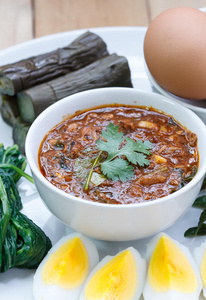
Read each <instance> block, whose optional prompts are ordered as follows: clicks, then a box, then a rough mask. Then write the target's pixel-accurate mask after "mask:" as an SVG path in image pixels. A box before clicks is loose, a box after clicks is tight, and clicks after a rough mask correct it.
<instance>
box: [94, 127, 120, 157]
mask: <svg viewBox="0 0 206 300" xmlns="http://www.w3.org/2000/svg"><path fill="white" fill-rule="evenodd" d="M106 129H107V130H103V131H102V135H101V137H102V138H103V139H105V140H106V142H105V141H103V140H97V142H96V143H97V147H98V149H99V150H100V151H106V152H108V159H112V158H113V157H115V156H116V155H117V152H118V150H119V145H120V144H121V142H122V141H123V139H122V137H123V132H118V130H119V126H118V125H117V126H114V124H113V123H110V124H109V125H108V126H107V127H106Z"/></svg>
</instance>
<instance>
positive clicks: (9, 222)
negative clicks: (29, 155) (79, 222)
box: [0, 144, 51, 272]
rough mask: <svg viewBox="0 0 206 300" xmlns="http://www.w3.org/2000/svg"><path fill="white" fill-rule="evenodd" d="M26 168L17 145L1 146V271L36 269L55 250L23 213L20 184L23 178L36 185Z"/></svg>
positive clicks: (43, 234)
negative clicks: (48, 253) (19, 190)
mask: <svg viewBox="0 0 206 300" xmlns="http://www.w3.org/2000/svg"><path fill="white" fill-rule="evenodd" d="M25 167H26V161H25V157H21V156H20V152H19V151H18V147H17V145H14V146H12V147H8V148H7V149H4V146H3V144H0V272H5V271H6V270H8V269H10V268H13V267H21V268H36V267H37V266H38V265H39V263H40V262H41V260H42V259H43V257H44V256H45V255H46V253H47V252H48V250H49V249H50V248H51V241H50V239H49V238H48V237H47V236H46V235H45V233H44V232H43V231H42V230H41V229H40V228H39V227H38V226H37V225H36V224H34V223H33V221H31V220H30V219H28V218H27V216H25V215H24V214H22V213H21V212H20V210H21V208H22V202H21V198H20V195H19V192H18V189H17V186H16V182H17V181H18V180H19V179H20V177H21V176H24V177H26V178H27V179H28V180H29V181H31V182H33V179H32V177H31V176H29V175H28V174H26V173H25V172H24V169H25Z"/></svg>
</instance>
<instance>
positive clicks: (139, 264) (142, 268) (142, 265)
mask: <svg viewBox="0 0 206 300" xmlns="http://www.w3.org/2000/svg"><path fill="white" fill-rule="evenodd" d="M125 250H130V252H131V253H132V255H133V257H134V258H135V262H136V271H137V277H138V284H137V286H136V291H135V295H134V297H133V298H129V299H125V300H139V299H140V297H141V294H142V291H143V287H144V283H145V276H146V260H145V259H143V258H142V257H141V255H140V253H139V252H138V251H137V250H136V249H135V248H133V247H129V248H127V249H125ZM125 250H123V251H125ZM123 251H121V252H123ZM121 252H119V253H117V255H118V254H120V253H121ZM115 256H116V255H115ZM115 256H110V255H107V256H105V257H104V258H103V259H102V260H101V261H100V262H99V263H98V264H97V265H96V267H94V269H93V270H92V271H91V273H90V275H89V276H88V278H87V280H86V281H85V284H84V287H83V290H82V292H81V295H80V298H79V300H89V299H88V298H87V297H86V296H85V289H86V286H87V284H88V282H89V281H90V279H91V278H92V277H93V276H94V275H95V273H96V272H97V271H98V270H100V269H101V268H102V267H104V265H105V264H106V263H108V262H109V261H110V260H112V259H113V258H114V257H115ZM115 299H116V298H115ZM93 300H94V298H93ZM95 300H100V299H95ZM101 300H103V299H101ZM150 300H151V299H150Z"/></svg>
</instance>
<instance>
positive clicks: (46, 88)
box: [0, 31, 132, 153]
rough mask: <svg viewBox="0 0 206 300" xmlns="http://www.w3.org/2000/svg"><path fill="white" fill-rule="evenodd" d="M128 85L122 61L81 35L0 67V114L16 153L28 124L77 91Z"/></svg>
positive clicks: (128, 74) (93, 36)
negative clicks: (8, 130)
mask: <svg viewBox="0 0 206 300" xmlns="http://www.w3.org/2000/svg"><path fill="white" fill-rule="evenodd" d="M101 87H132V82H131V72H130V68H129V64H128V61H127V59H126V58H125V57H123V56H118V55H117V54H109V53H108V50H107V45H106V44H105V42H104V41H103V40H102V39H101V38H100V37H99V36H98V35H96V34H94V33H92V32H89V31H88V32H85V33H84V34H82V35H81V36H79V37H78V38H77V39H76V40H74V41H73V42H72V43H71V44H70V45H69V46H67V47H65V48H60V49H57V50H55V51H52V52H50V53H46V54H42V55H38V56H36V57H32V58H28V59H25V60H22V61H19V62H16V63H13V64H10V65H6V66H3V67H0V94H1V102H2V104H1V115H2V118H3V119H4V121H5V122H7V123H8V124H9V125H10V126H12V128H13V132H12V135H13V140H14V143H16V144H17V145H18V146H19V149H20V151H21V152H22V153H24V150H25V138H26V135H27V132H28V130H29V127H30V125H31V123H32V122H33V121H34V119H35V118H36V117H37V116H38V115H39V114H40V113H41V112H42V111H43V110H44V109H46V108H47V107H48V106H50V105H51V104H53V103H54V102H56V101H58V100H60V99H62V98H64V97H66V96H69V95H72V94H75V93H77V92H80V91H84V90H89V89H94V88H101Z"/></svg>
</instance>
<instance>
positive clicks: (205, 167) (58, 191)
mask: <svg viewBox="0 0 206 300" xmlns="http://www.w3.org/2000/svg"><path fill="white" fill-rule="evenodd" d="M105 90H107V91H109V90H110V91H117V92H119V91H130V92H132V93H135V94H145V95H146V94H147V95H148V96H151V97H161V99H162V100H163V101H164V102H168V103H170V104H174V101H173V100H172V99H169V98H167V97H166V96H163V95H160V94H156V93H153V92H148V91H144V90H139V89H134V88H127V87H108V88H98V89H92V90H86V91H83V92H79V93H76V94H73V95H71V96H67V97H65V98H63V99H61V100H59V101H57V102H56V103H54V104H52V105H51V106H49V107H48V108H46V109H45V110H44V111H43V112H42V113H41V114H40V115H39V116H38V117H37V118H36V119H35V120H34V122H33V123H32V125H31V126H30V129H29V131H28V133H27V137H26V142H25V154H26V158H27V162H28V164H29V167H30V169H31V171H32V173H34V174H35V176H36V177H37V178H38V180H40V181H42V182H43V184H44V185H46V187H47V188H48V189H49V190H52V191H53V192H54V194H60V195H62V196H63V198H64V200H65V201H67V200H70V201H71V200H72V201H73V202H78V203H81V204H83V205H89V206H94V207H96V206H97V207H102V208H104V209H106V208H109V209H115V210H117V209H118V210H119V209H120V210H121V209H132V208H136V207H139V208H142V207H147V206H153V205H157V204H160V203H164V202H168V201H172V200H173V199H174V198H176V197H177V196H180V197H181V195H182V194H184V193H185V192H187V191H188V190H190V189H192V188H193V187H194V186H195V185H196V184H198V182H199V181H200V180H201V179H202V178H203V177H204V175H205V173H206V158H205V161H204V163H203V164H202V165H201V166H200V165H199V167H198V171H197V173H196V175H195V177H194V178H193V179H192V180H191V181H190V182H189V183H188V184H187V185H185V186H184V187H182V188H181V189H179V190H177V191H176V192H174V193H172V194H170V195H168V196H164V197H162V198H158V199H155V200H152V201H148V202H145V201H144V202H140V203H139V202H138V203H130V204H119V205H115V204H107V203H99V202H94V201H92V200H89V199H82V198H81V197H76V196H73V195H71V194H69V193H66V192H64V191H63V190H61V189H59V188H57V187H56V186H55V185H53V184H52V183H50V182H49V181H48V180H47V179H46V178H45V177H44V176H43V174H42V173H41V171H40V169H39V167H38V164H36V162H35V161H34V159H33V157H32V155H31V152H30V148H31V147H32V146H31V145H32V143H31V141H32V140H31V136H32V134H33V132H35V129H36V127H37V126H38V123H39V122H42V121H43V119H44V116H45V115H47V114H49V113H50V112H51V111H53V110H55V108H56V107H57V106H59V105H62V103H64V102H66V101H67V102H68V98H76V97H79V96H82V95H84V94H86V93H87V94H88V93H94V92H98V93H101V92H103V91H104V92H105ZM136 106H138V105H136ZM175 106H176V107H179V108H180V109H181V110H182V109H183V110H184V111H187V114H189V115H190V116H191V117H192V118H193V119H194V122H195V123H196V124H197V123H199V126H200V127H202V129H204V131H205V135H206V126H205V124H204V123H203V121H202V120H201V119H200V117H198V116H197V115H196V114H195V113H194V112H193V111H192V110H190V109H189V108H187V107H185V106H184V105H182V104H180V103H175ZM152 107H153V105H152ZM91 108H92V107H91ZM154 108H155V104H154ZM162 112H163V113H164V111H163V110H162ZM177 121H178V120H177ZM178 122H179V121H178ZM179 123H180V122H179ZM180 124H181V123H180ZM54 126H56V125H54ZM51 129H52V127H51ZM39 146H40V145H39ZM38 149H39V147H38ZM204 170H205V171H204Z"/></svg>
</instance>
